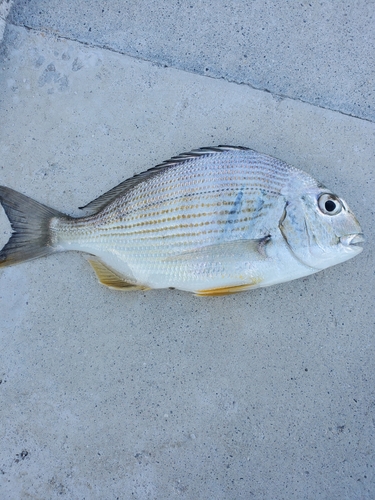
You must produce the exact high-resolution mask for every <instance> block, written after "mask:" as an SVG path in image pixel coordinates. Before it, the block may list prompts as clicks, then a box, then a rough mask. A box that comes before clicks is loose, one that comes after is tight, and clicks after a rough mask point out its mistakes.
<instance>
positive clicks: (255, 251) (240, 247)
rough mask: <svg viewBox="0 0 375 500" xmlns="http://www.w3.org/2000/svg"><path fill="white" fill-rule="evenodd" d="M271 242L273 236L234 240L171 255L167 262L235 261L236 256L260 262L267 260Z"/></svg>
mask: <svg viewBox="0 0 375 500" xmlns="http://www.w3.org/2000/svg"><path fill="white" fill-rule="evenodd" d="M270 241H271V236H270V235H267V236H265V237H264V238H259V239H256V240H245V239H243V240H232V241H224V242H222V243H215V244H212V245H206V246H204V247H201V248H197V249H194V250H190V251H187V252H182V253H180V254H178V255H170V256H169V257H167V258H166V259H165V260H166V261H174V260H178V261H180V260H187V261H188V260H198V259H199V260H202V261H206V262H208V261H212V260H216V259H220V260H222V259H233V258H235V256H237V255H240V256H246V257H247V258H248V260H250V261H259V260H263V259H266V258H267V254H266V248H267V244H269V243H270Z"/></svg>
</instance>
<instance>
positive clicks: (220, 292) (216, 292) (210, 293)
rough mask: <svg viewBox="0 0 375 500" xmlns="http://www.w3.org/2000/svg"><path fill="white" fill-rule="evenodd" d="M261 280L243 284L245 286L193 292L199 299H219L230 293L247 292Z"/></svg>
mask: <svg viewBox="0 0 375 500" xmlns="http://www.w3.org/2000/svg"><path fill="white" fill-rule="evenodd" d="M260 282H261V280H258V281H257V280H254V281H253V282H252V283H250V284H245V285H234V286H224V287H219V288H207V289H206V290H197V291H196V292H195V295H198V296H200V297H219V296H221V295H228V294H230V293H239V292H244V291H245V290H249V289H250V288H253V287H254V286H256V285H257V284H258V283H260Z"/></svg>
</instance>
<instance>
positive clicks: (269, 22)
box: [9, 0, 375, 121]
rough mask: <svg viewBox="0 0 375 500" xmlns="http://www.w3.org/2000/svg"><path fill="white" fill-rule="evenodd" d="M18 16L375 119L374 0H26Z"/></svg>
mask: <svg viewBox="0 0 375 500" xmlns="http://www.w3.org/2000/svg"><path fill="white" fill-rule="evenodd" d="M9 20H10V22H12V23H14V24H19V25H21V26H28V27H30V28H32V29H38V30H46V31H52V32H53V33H56V34H57V35H59V36H62V37H66V38H69V39H74V40H78V41H80V42H83V43H86V44H89V45H93V46H97V47H105V48H108V49H110V50H114V51H117V52H120V53H122V54H127V55H130V56H132V57H135V58H137V59H144V60H148V61H152V62H156V63H158V64H161V65H162V66H164V65H166V66H172V67H174V68H179V69H183V70H187V71H191V72H195V73H199V74H202V75H206V76H212V77H214V78H223V79H225V80H227V81H234V82H237V83H245V84H248V85H251V86H252V87H254V88H258V89H264V90H267V91H269V92H272V93H273V94H277V95H280V96H286V97H291V98H293V99H300V100H303V101H306V102H309V103H311V104H314V105H318V106H322V107H326V108H329V109H335V110H338V111H341V112H343V113H347V114H350V115H354V116H359V117H362V118H367V119H369V120H372V121H374V120H375V4H374V2H373V1H370V0H356V1H355V2H332V1H331V0H321V1H319V2H317V1H306V0H304V1H302V2H280V1H277V0H273V1H264V0H252V1H251V2H247V1H245V0H240V1H234V2H223V1H220V0H208V1H205V2H200V1H197V0H194V1H190V2H181V1H179V0H172V1H166V0H164V1H161V2H150V1H149V0H127V1H126V2H124V1H122V0H111V1H110V2H103V1H102V0H90V1H87V0H76V1H74V2H67V1H65V2H64V1H61V0H37V1H32V2H30V1H16V2H15V4H14V8H13V10H12V12H11V14H10V18H9Z"/></svg>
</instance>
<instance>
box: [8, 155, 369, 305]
mask: <svg viewBox="0 0 375 500" xmlns="http://www.w3.org/2000/svg"><path fill="white" fill-rule="evenodd" d="M322 196H328V197H331V198H329V199H330V200H331V205H329V204H328V205H327V207H328V208H331V207H332V206H334V207H335V210H336V209H337V210H339V209H340V210H339V211H338V213H337V214H336V213H335V214H330V213H329V211H328V209H327V210H326V209H325V206H324V205H321V203H320V199H321V197H322ZM325 199H326V198H324V200H325ZM327 199H328V198H327ZM0 201H1V202H2V204H3V206H4V208H5V210H6V211H7V214H8V216H9V218H10V220H11V223H12V225H13V229H14V230H15V232H14V235H13V236H12V238H11V240H10V241H9V242H8V244H7V245H6V246H5V247H4V249H3V250H2V251H1V253H0V266H2V265H8V264H11V263H15V262H18V261H22V260H27V259H31V258H35V257H38V256H41V255H47V254H48V253H52V252H53V251H65V250H78V251H82V252H85V253H87V254H90V255H91V256H94V257H95V259H94V257H90V263H91V264H92V266H93V267H94V269H95V271H96V273H97V275H98V277H99V280H100V281H101V282H102V283H103V284H105V285H107V286H109V287H112V288H117V289H124V290H125V289H126V290H131V289H146V288H166V287H172V288H179V289H182V290H187V291H193V292H195V293H197V294H200V295H222V294H224V293H231V292H238V291H242V290H246V289H248V288H254V287H258V286H268V285H271V284H274V283H280V282H282V281H287V280H289V279H295V278H298V277H301V276H306V275H308V274H311V273H313V272H316V271H318V270H320V269H323V268H324V267H328V265H333V264H334V263H337V262H341V261H343V260H347V259H348V258H350V257H352V256H354V255H355V254H356V253H359V251H360V250H361V249H360V247H359V246H357V244H358V243H360V242H361V241H363V238H362V240H361V236H360V234H361V229H360V226H359V224H358V222H357V221H356V219H355V217H354V216H353V214H352V213H351V212H350V210H349V207H347V205H346V204H345V202H344V201H343V200H340V199H339V198H338V197H336V196H335V195H333V194H332V195H331V194H330V191H329V190H327V189H326V188H324V186H322V185H321V184H319V183H317V182H316V181H315V180H314V179H313V178H312V177H311V176H310V175H308V174H306V173H305V172H302V171H301V170H299V169H296V168H294V167H292V166H290V165H288V164H286V163H284V162H282V161H281V160H277V159H275V158H272V157H270V156H267V155H263V154H261V153H257V152H256V151H253V150H250V149H246V148H242V147H238V148H237V147H232V146H220V147H217V148H211V149H210V148H203V149H201V150H195V151H192V152H191V153H184V154H182V155H180V156H178V157H174V158H172V159H171V160H169V161H166V162H164V163H162V164H160V165H157V166H156V167H154V168H152V169H150V170H148V171H146V172H143V173H141V174H138V175H136V176H134V177H133V178H131V179H128V180H127V181H125V182H123V183H121V184H119V185H118V186H116V187H115V188H113V189H112V190H110V191H108V192H107V193H105V194H104V195H102V196H100V197H99V198H97V199H96V200H93V201H92V202H91V203H89V204H88V205H87V206H86V207H83V208H84V209H86V210H87V211H89V212H91V215H87V216H86V217H82V218H78V219H75V218H72V217H68V216H64V215H63V214H60V213H59V212H56V211H54V210H53V209H49V208H48V207H44V206H43V205H40V204H38V203H37V202H34V201H33V200H30V199H29V198H27V197H25V196H23V195H21V194H19V193H17V192H15V191H13V190H10V189H9V188H3V187H0ZM332 204H333V205H332ZM22 207H23V208H22ZM20 212H22V214H23V215H22V221H21V218H20V217H19V213H20ZM344 212H345V213H344ZM34 214H35V215H34ZM340 214H341V215H340ZM331 215H335V216H336V215H337V216H336V217H335V218H333V217H331ZM38 224H39V227H38ZM336 226H337V227H336ZM34 233H35V234H34ZM26 235H29V236H26ZM30 235H31V236H30ZM333 241H334V242H336V243H335V245H333V244H332V242H333ZM337 242H338V243H337ZM352 243H353V244H352ZM27 245H28V247H27V248H26V246H27Z"/></svg>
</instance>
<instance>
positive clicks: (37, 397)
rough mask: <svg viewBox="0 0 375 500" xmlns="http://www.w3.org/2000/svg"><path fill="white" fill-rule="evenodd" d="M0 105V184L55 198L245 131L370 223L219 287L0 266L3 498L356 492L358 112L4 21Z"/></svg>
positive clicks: (57, 262)
mask: <svg viewBox="0 0 375 500" xmlns="http://www.w3.org/2000/svg"><path fill="white" fill-rule="evenodd" d="M32 3H33V2H31V3H30V6H31V4H32ZM36 3H38V2H36ZM17 4H18V7H17ZM81 4H82V2H81V3H80V5H81ZM164 4H166V2H162V5H164ZM15 5H16V7H17V10H16V13H17V12H20V10H22V9H21V7H20V5H21V2H19V3H18V2H16V4H15ZM314 5H315V4H314ZM26 7H27V6H26ZM26 7H25V8H26ZM30 8H31V7H30ZM64 9H66V5H65V3H61V10H62V11H64ZM50 14H51V13H50ZM15 15H16V14H13V17H10V18H8V20H9V19H14V16H15ZM17 15H18V14H17ZM40 15H41V16H42V15H44V14H43V12H42V11H41V14H40ZM366 15H367V14H366V12H365V11H364V12H363V18H364V23H365V22H366V19H367V18H366ZM11 16H12V14H11ZM35 19H36V17H33V20H35ZM317 22H318V21H317ZM65 23H66V24H67V21H65ZM25 24H28V25H30V24H32V23H31V22H28V23H25ZM72 25H73V26H74V19H72ZM103 29H104V30H108V26H107V25H105V26H104V27H103ZM147 43H150V42H147ZM332 43H333V44H335V43H336V42H335V41H334V40H333V42H332ZM291 50H292V49H291ZM295 50H296V51H298V50H299V48H298V47H296V48H295ZM157 62H159V61H157ZM327 78H328V77H327ZM322 79H323V80H324V76H322ZM342 84H343V87H345V84H344V82H343V83H342ZM344 90H345V89H340V92H341V91H344ZM337 102H339V100H338V101H337ZM0 116H1V121H0V182H1V184H4V185H7V186H10V187H12V188H14V189H17V190H19V191H21V192H23V193H25V194H27V195H29V196H31V197H33V198H35V199H37V200H38V201H41V202H43V203H45V204H47V205H51V206H53V207H54V208H56V209H58V210H61V211H64V212H66V213H69V214H71V215H78V214H79V210H78V209H77V207H78V206H82V205H84V204H86V203H87V202H89V201H90V200H92V199H93V198H95V197H97V196H98V195H99V194H101V193H103V192H104V191H106V190H108V189H109V188H111V187H113V186H115V185H116V184H118V183H119V182H120V181H122V180H124V179H125V178H127V177H129V176H131V175H133V174H134V173H136V172H140V171H143V170H145V169H146V168H149V167H151V166H153V165H155V164H156V163H160V162H161V161H163V160H165V159H167V158H169V157H171V156H173V155H175V154H178V153H180V152H182V151H187V150H190V149H192V148H196V147H200V146H210V145H217V144H223V143H224V144H241V145H244V146H249V147H252V148H254V149H257V150H259V151H262V152H264V153H268V154H272V155H274V156H277V157H279V158H281V159H282V160H285V161H287V162H289V163H292V164H294V165H296V166H298V167H300V168H302V169H303V170H306V171H307V172H310V173H311V174H312V175H313V176H314V177H316V178H317V179H319V180H321V181H322V182H323V183H324V184H326V185H327V186H329V187H331V188H332V189H333V190H334V191H335V192H337V193H338V194H339V195H341V196H343V197H344V198H345V199H346V200H347V201H348V202H349V204H350V206H351V208H352V209H353V211H354V212H355V213H356V215H357V216H358V218H359V220H360V222H361V224H362V227H363V230H364V233H365V236H366V239H367V241H366V244H365V249H364V251H363V253H362V254H361V255H359V256H358V257H356V258H355V259H352V260H350V261H348V262H346V263H344V264H342V265H339V266H336V267H333V268H330V269H328V270H326V271H324V272H321V273H318V274H316V275H313V276H310V277H308V278H305V279H300V280H296V281H294V282H289V283H285V284H282V285H278V286H274V287H270V288H268V289H259V290H254V291H252V292H246V293H242V294H237V295H234V296H227V297H222V298H206V299H202V298H198V297H194V296H192V295H190V294H187V293H183V292H178V291H150V292H134V293H121V292H116V291H111V290H109V289H107V288H105V287H103V286H101V285H99V284H98V282H97V280H96V277H95V276H94V274H93V271H92V270H91V268H90V266H89V265H88V263H87V262H86V261H85V258H84V257H83V256H82V255H80V254H78V253H73V252H72V253H64V254H59V255H53V256H50V257H48V258H43V259H39V260H35V261H32V262H28V263H25V264H22V265H18V266H14V267H10V268H6V269H4V270H2V271H1V273H0V341H1V349H0V380H1V383H0V498H4V499H20V498H22V499H24V498H35V499H54V498H69V499H104V498H105V499H116V498H119V499H125V500H126V499H130V498H134V499H139V500H143V499H174V498H182V499H194V500H195V499H204V500H206V499H217V500H228V499H229V500H237V499H252V498H254V499H317V498H319V499H330V500H331V499H340V500H341V499H350V500H351V499H373V498H374V496H375V477H374V458H375V456H374V455H375V453H374V444H375V443H374V422H375V394H374V387H375V371H374V368H375V366H374V365H375V362H374V359H375V356H374V354H375V353H374V332H375V321H374V320H375V317H374V299H373V297H374V292H373V291H374V288H375V283H374V281H375V280H374V276H375V273H374V223H373V221H374V205H373V203H374V202H373V199H374V188H375V183H374V159H375V126H374V123H373V122H371V121H370V120H363V119H358V118H354V117H350V116H346V115H344V114H342V113H339V112H337V111H332V110H328V109H322V108H321V107H318V106H312V105H311V104H306V103H303V102H300V101H299V100H292V99H289V98H280V97H279V96H274V95H273V94H272V93H269V92H264V91H259V90H254V89H252V88H251V87H249V86H247V85H238V84H236V83H230V82H228V81H225V80H224V79H214V78H207V77H205V76H201V75H197V74H193V73H190V72H187V71H181V70H179V69H174V68H165V67H163V66H162V65H160V64H153V63H152V62H151V61H142V60H139V59H137V58H134V57H128V56H126V55H124V54H120V53H116V52H114V51H112V50H108V49H105V48H100V47H91V46H87V45H85V44H82V43H80V42H77V41H74V40H69V39H66V38H62V37H59V36H57V35H56V34H53V33H51V32H50V30H44V31H39V30H33V29H31V30H30V29H25V28H24V27H18V26H14V25H12V24H11V23H8V25H7V27H6V30H5V34H4V40H3V44H2V45H1V56H0ZM9 233H10V229H9V224H8V222H7V218H6V216H5V214H4V213H3V212H1V213H0V245H2V244H4V243H5V242H6V241H7V238H8V236H9Z"/></svg>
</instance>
